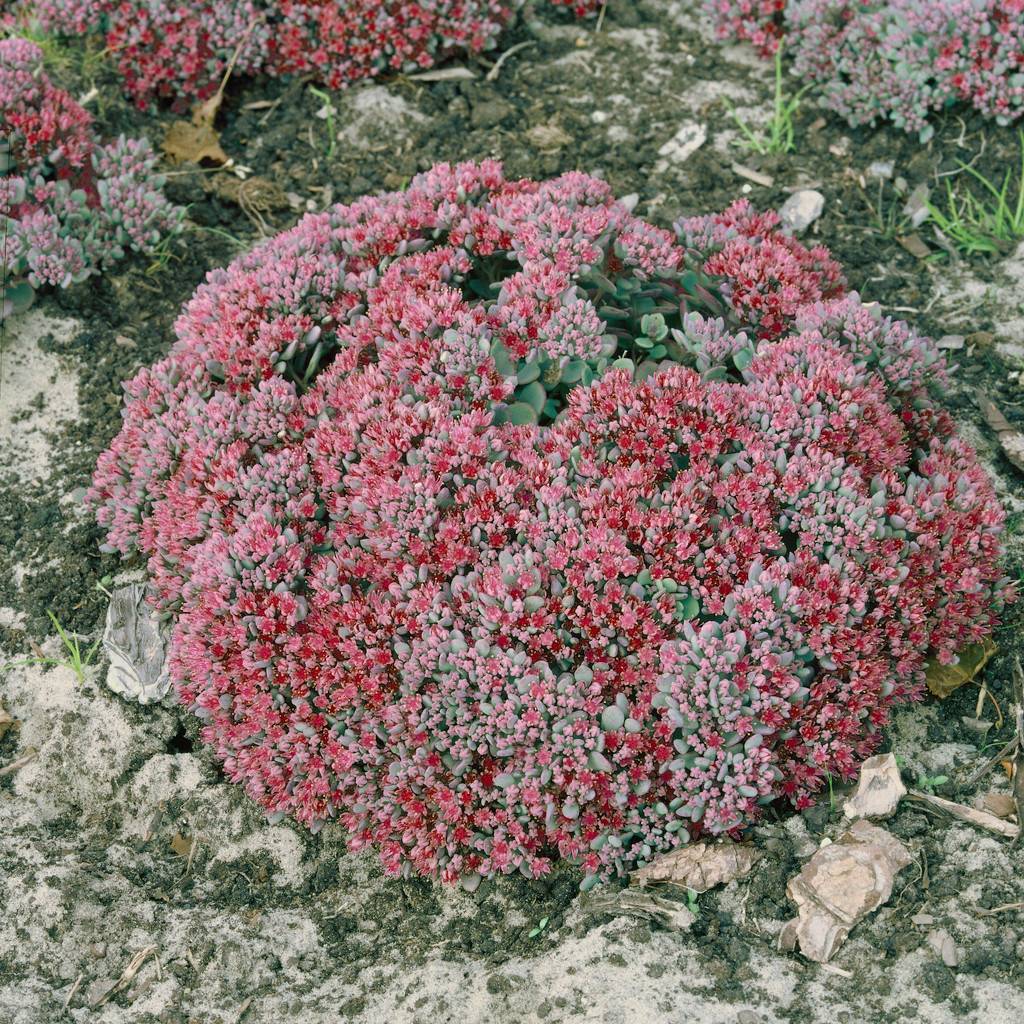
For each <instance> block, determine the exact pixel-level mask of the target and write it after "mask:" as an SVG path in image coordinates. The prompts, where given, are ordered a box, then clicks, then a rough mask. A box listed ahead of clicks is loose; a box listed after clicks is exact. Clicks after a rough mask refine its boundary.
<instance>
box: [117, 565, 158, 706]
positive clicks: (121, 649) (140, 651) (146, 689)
mask: <svg viewBox="0 0 1024 1024" xmlns="http://www.w3.org/2000/svg"><path fill="white" fill-rule="evenodd" d="M167 639H168V633H167V629H166V628H165V627H164V626H163V624H162V623H160V622H159V621H158V620H157V617H156V613H155V612H154V610H153V608H152V607H151V606H150V605H149V603H148V602H147V601H146V584H144V583H129V584H127V585H126V586H123V587H118V588H117V589H116V590H114V592H113V593H112V594H111V596H110V605H109V606H108V608H107V624H106V627H105V629H104V631H103V649H104V651H106V653H107V656H108V657H109V658H110V669H109V671H108V672H107V686H109V687H110V689H112V690H113V691H114V693H116V694H119V695H120V696H122V697H124V698H125V699H127V700H134V701H138V702H139V703H140V704H151V703H153V702H155V701H158V700H160V699H161V698H162V697H163V696H164V695H165V694H166V693H167V691H168V689H170V685H171V678H170V674H169V672H168V668H167Z"/></svg>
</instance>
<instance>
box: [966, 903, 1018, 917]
mask: <svg viewBox="0 0 1024 1024" xmlns="http://www.w3.org/2000/svg"><path fill="white" fill-rule="evenodd" d="M1006 910H1024V903H1004V904H1003V905H1002V906H1001V907H992V909H991V910H986V909H985V908H984V907H975V908H974V912H975V913H976V914H977V915H978V917H992V915H993V914H1002V913H1003V912H1004V911H1006Z"/></svg>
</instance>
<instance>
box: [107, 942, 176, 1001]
mask: <svg viewBox="0 0 1024 1024" xmlns="http://www.w3.org/2000/svg"><path fill="white" fill-rule="evenodd" d="M158 948H159V947H158V946H146V948H145V949H140V950H139V951H138V953H136V954H135V956H133V957H132V958H131V960H129V961H128V966H127V967H125V969H124V970H123V971H122V972H121V977H120V978H118V979H117V981H116V982H115V983H114V984H113V985H112V986H111V988H109V989H108V990H107V991H106V992H105V993H104V994H103V997H102V998H101V999H100V1000H99V1001H98V1002H97V1003H96V1004H95V1006H94V1007H93V1009H94V1010H98V1009H99V1008H100V1007H101V1006H102V1005H103V1004H104V1003H105V1002H107V1001H108V1000H109V999H111V998H112V997H113V996H115V995H117V993H118V992H123V991H124V990H125V989H126V988H127V987H128V986H129V985H130V984H131V983H132V979H133V978H134V977H135V975H136V974H138V973H139V970H140V969H141V968H142V965H143V964H144V963H145V962H146V961H147V960H148V959H149V958H150V957H151V956H155V955H156V951H157V949H158ZM156 973H157V977H159V976H160V961H159V959H158V960H157V962H156Z"/></svg>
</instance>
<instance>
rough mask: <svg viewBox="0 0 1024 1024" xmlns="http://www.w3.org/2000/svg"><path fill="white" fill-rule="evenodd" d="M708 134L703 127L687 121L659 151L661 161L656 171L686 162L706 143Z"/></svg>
mask: <svg viewBox="0 0 1024 1024" xmlns="http://www.w3.org/2000/svg"><path fill="white" fill-rule="evenodd" d="M707 137H708V132H707V128H705V126H704V125H702V124H698V123H696V122H695V121H688V122H687V123H686V124H684V125H682V126H681V127H680V128H679V130H678V131H677V132H676V133H675V135H673V136H672V138H671V139H669V140H668V142H666V143H665V144H664V145H663V146H662V147H661V148H660V149H659V150H658V156H660V157H661V158H662V159H661V160H659V161H658V163H657V169H658V170H660V171H664V170H667V169H668V168H669V167H671V166H672V165H673V164H681V163H683V162H684V161H686V160H688V159H689V158H690V157H691V156H693V154H694V153H696V152H697V150H698V149H700V147H701V146H703V145H704V143H705V142H706V141H707Z"/></svg>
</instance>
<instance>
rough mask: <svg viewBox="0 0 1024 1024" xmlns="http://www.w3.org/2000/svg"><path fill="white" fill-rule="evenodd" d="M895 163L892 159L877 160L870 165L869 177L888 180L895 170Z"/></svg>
mask: <svg viewBox="0 0 1024 1024" xmlns="http://www.w3.org/2000/svg"><path fill="white" fill-rule="evenodd" d="M895 170H896V168H895V165H894V164H893V162H892V161H891V160H876V161H875V162H874V163H873V164H871V165H870V166H869V167H868V177H869V178H875V179H877V180H878V181H888V180H890V179H891V178H892V176H893V173H894V172H895Z"/></svg>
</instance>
